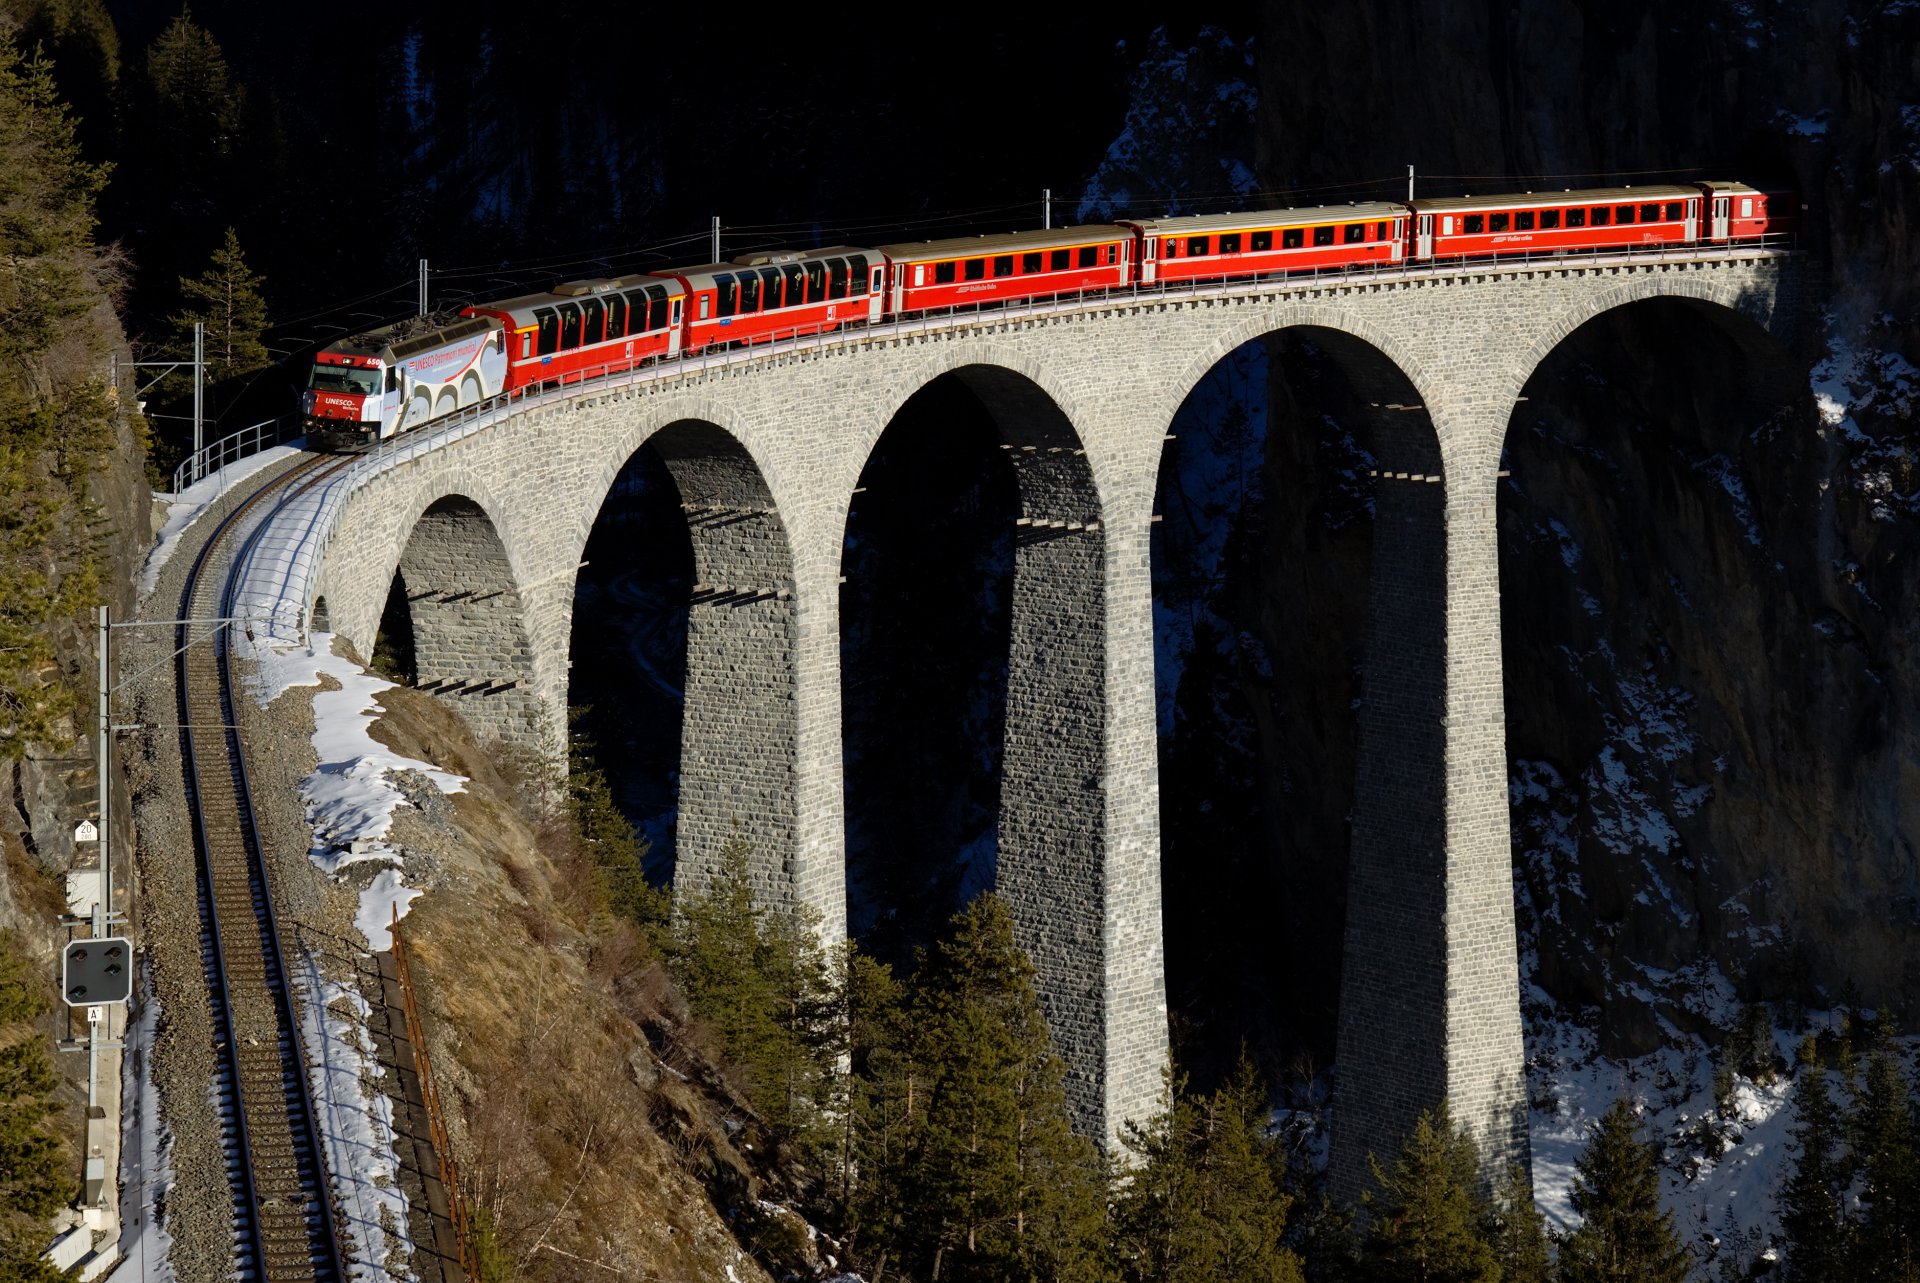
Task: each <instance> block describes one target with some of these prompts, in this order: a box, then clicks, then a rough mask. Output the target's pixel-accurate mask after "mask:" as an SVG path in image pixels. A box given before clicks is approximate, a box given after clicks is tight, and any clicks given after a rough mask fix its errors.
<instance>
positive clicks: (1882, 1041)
mask: <svg viewBox="0 0 1920 1283" xmlns="http://www.w3.org/2000/svg"><path fill="white" fill-rule="evenodd" d="M1874 1027H1875V1033H1874V1035H1873V1036H1872V1037H1871V1039H1870V1040H1869V1050H1868V1052H1867V1062H1866V1073H1865V1075H1864V1077H1863V1078H1862V1081H1861V1085H1860V1090H1859V1092H1858V1093H1857V1094H1856V1096H1855V1098H1854V1108H1853V1111H1852V1117H1851V1120H1850V1123H1851V1125H1850V1126H1849V1128H1848V1130H1849V1131H1850V1133H1851V1134H1852V1136H1853V1139H1854V1147H1855V1155H1854V1156H1855V1162H1856V1166H1857V1170H1858V1172H1859V1180H1860V1220H1859V1228H1858V1232H1857V1233H1856V1234H1855V1236H1854V1250H1853V1253H1852V1262H1851V1264H1852V1275H1853V1277H1855V1278H1857V1279H1861V1280H1863V1281H1872V1283H1881V1281H1886V1283H1912V1281H1913V1280H1915V1279H1916V1278H1920V1161H1917V1159H1920V1155H1917V1154H1916V1146H1915V1138H1914V1108H1913V1102H1912V1099H1911V1097H1910V1094H1909V1089H1908V1087H1907V1080H1906V1076H1905V1075H1904V1074H1902V1073H1901V1072H1900V1063H1899V1061H1898V1060H1896V1059H1895V1058H1894V1051H1893V1046H1892V1040H1891V1037H1890V1031H1891V1030H1892V1027H1893V1024H1892V1019H1891V1017H1890V1016H1889V1015H1888V1014H1887V1013H1886V1012H1884V1011H1883V1012H1881V1014H1880V1017H1879V1019H1877V1020H1876V1021H1875V1022H1874Z"/></svg>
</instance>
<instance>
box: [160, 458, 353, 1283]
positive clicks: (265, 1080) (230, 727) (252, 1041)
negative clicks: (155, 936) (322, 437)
mask: <svg viewBox="0 0 1920 1283" xmlns="http://www.w3.org/2000/svg"><path fill="white" fill-rule="evenodd" d="M347 462H350V460H340V459H330V458H325V457H322V458H317V459H314V460H311V461H309V462H306V463H303V464H301V465H299V466H298V467H296V468H295V469H293V470H292V471H291V472H288V473H285V474H283V475H282V476H280V477H279V478H278V479H277V480H275V481H272V482H270V483H268V484H267V485H265V486H262V487H261V488H260V489H259V490H258V491H256V492H255V493H254V494H253V495H252V496H251V497H249V498H248V499H246V500H245V501H244V502H242V503H241V504H240V505H239V506H238V507H236V508H235V509H234V510H233V512H231V513H229V514H228V515H227V516H226V517H225V518H224V519H223V520H222V521H221V522H220V524H219V526H218V527H217V528H216V529H215V530H214V532H213V534H212V535H211V536H210V537H209V538H208V540H207V542H206V544H205V545H204V546H203V547H202V548H201V550H200V553H199V555H198V556H197V557H196V558H195V560H194V563H193V567H192V570H191V571H190V573H189V574H188V576H187V583H186V588H185V589H184V591H183V592H182V594H181V600H180V615H179V617H180V618H181V619H183V620H191V619H209V618H216V617H225V616H227V615H229V613H230V610H231V582H230V581H231V577H232V576H231V573H230V572H231V569H232V567H233V566H234V565H235V564H236V563H237V562H238V561H239V559H240V557H241V556H242V555H243V553H244V551H245V544H246V542H247V541H246V539H245V538H244V537H243V531H244V530H245V529H246V521H247V518H248V517H249V516H250V515H254V514H257V513H258V512H259V511H260V509H261V506H262V505H263V504H266V503H269V502H270V501H271V496H273V495H274V494H276V493H279V492H281V491H283V490H286V489H287V488H289V487H292V488H294V489H296V490H297V489H300V488H304V487H305V486H308V485H312V484H315V483H316V482H318V481H319V480H321V479H322V478H324V477H326V476H327V475H328V474H330V473H331V472H332V471H333V470H334V469H336V468H340V467H344V466H345V465H346V463H347ZM192 630H193V625H191V624H182V625H180V627H179V631H178V634H177V635H176V638H175V644H176V646H178V647H179V648H180V650H179V652H178V654H177V655H176V657H175V664H176V678H177V683H176V684H177V689H178V693H179V713H180V751H181V760H182V762H183V764H184V768H185V775H186V788H187V802H188V806H189V809H190V810H191V812H192V814H193V837H194V847H195V854H196V856H197V858H198V862H199V868H200V879H199V880H200V915H201V946H202V949H201V952H202V957H203V960H204V963H205V967H206V973H207V987H208V992H209V995H210V997H211V1005H212V1007H213V1014H214V1038H215V1041H216V1044H217V1047H216V1054H217V1063H218V1065H219V1073H220V1076H221V1081H220V1082H219V1083H217V1084H216V1095H217V1097H218V1099H219V1102H220V1110H221V1115H222V1118H221V1123H222V1127H223V1128H224V1130H225V1136H224V1138H223V1143H224V1148H225V1152H226V1160H227V1171H228V1175H229V1178H230V1179H231V1181H232V1184H233V1222H234V1266H235V1273H236V1276H237V1277H239V1278H242V1279H252V1280H259V1281H262V1283H293V1281H294V1280H300V1281H301V1283H346V1278H347V1275H346V1268H345V1267H346V1257H345V1252H344V1251H343V1248H342V1245H341V1239H340V1236H339V1233H338V1230H337V1227H336V1225H335V1223H334V1208H333V1196H332V1187H331V1185H330V1183H329V1181H328V1179H327V1170H326V1161H325V1157H324V1150H323V1148H322V1144H321V1137H320V1128H319V1125H318V1124H319V1120H318V1116H317V1115H316V1113H315V1111H314V1107H313V1101H312V1099H311V1097H310V1095H309V1087H308V1082H307V1074H306V1062H305V1059H304V1057H303V1056H302V1055H301V1049H300V1027H299V1021H298V1018H297V1016H296V1013H295V1010H294V1005H293V990H292V986H291V984H290V972H289V970H288V968H287V966H286V964H285V961H284V958H283V950H282V946H281V939H280V928H279V923H278V920H277V918H276V917H275V914H274V902H273V894H272V884H271V879H270V878H269V877H268V873H267V865H266V861H265V852H264V851H263V849H262V846H261V842H260V834H259V829H258V826H257V825H256V823H255V819H254V810H253V802H252V798H251V796H250V795H249V793H248V788H247V771H246V763H245V760H244V758H243V757H242V754H241V745H240V734H239V729H238V719H237V717H236V714H237V712H238V707H237V706H238V698H237V695H236V692H235V689H234V675H233V672H232V665H231V663H230V662H229V658H230V657H229V654H228V646H227V637H228V629H227V628H225V627H221V628H219V629H217V630H216V631H215V633H214V636H213V639H212V640H211V642H208V641H206V640H204V639H202V640H200V641H199V642H197V643H195V644H191V645H190V644H189V642H190V641H192V640H193V636H192Z"/></svg>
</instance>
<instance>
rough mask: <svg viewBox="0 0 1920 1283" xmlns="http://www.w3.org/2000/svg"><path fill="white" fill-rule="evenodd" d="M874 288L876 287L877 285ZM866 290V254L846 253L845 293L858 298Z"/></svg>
mask: <svg viewBox="0 0 1920 1283" xmlns="http://www.w3.org/2000/svg"><path fill="white" fill-rule="evenodd" d="M874 288H876V289H878V288H879V287H878V286H875V287H874ZM866 292H867V256H866V255H865V254H849V255H847V293H849V294H851V295H853V296H854V297H855V298H859V297H860V296H861V295H862V294H865V293H866Z"/></svg>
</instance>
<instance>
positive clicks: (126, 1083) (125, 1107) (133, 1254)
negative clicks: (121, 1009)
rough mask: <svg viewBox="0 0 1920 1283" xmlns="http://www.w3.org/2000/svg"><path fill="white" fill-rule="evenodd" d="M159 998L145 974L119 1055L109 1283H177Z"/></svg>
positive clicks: (171, 1153) (171, 1146) (171, 1176)
mask: <svg viewBox="0 0 1920 1283" xmlns="http://www.w3.org/2000/svg"><path fill="white" fill-rule="evenodd" d="M159 1030H160V999H159V996H158V995H156V994H155V993H154V992H153V981H152V977H151V976H149V975H147V974H145V972H144V971H143V973H142V975H141V980H140V1008H139V1012H138V1014H137V1015H136V1016H135V1017H134V1019H133V1020H131V1021H129V1022H128V1024H127V1029H126V1033H125V1035H124V1039H123V1040H124V1042H125V1043H126V1045H125V1047H124V1048H122V1049H121V1053H120V1073H121V1086H120V1099H121V1102H122V1108H121V1118H120V1244H119V1248H120V1263H119V1264H118V1265H115V1266H114V1267H113V1272H112V1273H110V1274H108V1275H107V1283H174V1280H175V1279H176V1278H177V1277H178V1276H177V1275H175V1274H174V1271H173V1262H172V1261H171V1260H170V1259H169V1254H170V1253H171V1252H172V1250H173V1235H172V1234H170V1233H169V1232H168V1231H167V1227H166V1224H165V1218H164V1217H163V1216H162V1214H161V1209H162V1208H164V1207H166V1206H167V1199H168V1197H169V1196H170V1195H171V1194H172V1193H173V1183H174V1174H173V1133H172V1132H170V1131H168V1130H167V1126H166V1124H165V1123H164V1122H163V1121H162V1120H161V1117H160V1089H159V1087H158V1086H157V1085H156V1084H155V1083H154V1081H153V1040H154V1036H155V1035H156V1034H157V1033H158V1032H159Z"/></svg>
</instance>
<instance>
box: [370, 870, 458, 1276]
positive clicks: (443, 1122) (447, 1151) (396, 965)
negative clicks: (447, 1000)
mask: <svg viewBox="0 0 1920 1283" xmlns="http://www.w3.org/2000/svg"><path fill="white" fill-rule="evenodd" d="M388 930H389V932H390V933H391V938H392V940H393V945H392V953H393V970H394V974H395V976H396V977H397V978H398V979H399V981H400V1006H401V1010H402V1012H403V1014H404V1016H405V1019H406V1027H407V1042H408V1043H409V1044H411V1046H412V1049H413V1068H414V1075H415V1077H417V1078H418V1079H419V1081H420V1100H421V1103H422V1104H423V1105H424V1106H425V1107H426V1111H427V1129H428V1132H429V1133H430V1134H431V1135H432V1137H433V1153H434V1157H435V1158H436V1159H437V1160H438V1161H439V1164H440V1171H439V1177H440V1188H441V1189H442V1190H443V1191H444V1192H445V1193H446V1196H447V1219H448V1220H449V1221H450V1222H452V1225H453V1235H454V1239H455V1241H456V1242H457V1243H459V1245H460V1247H459V1251H460V1261H459V1264H460V1272H461V1274H463V1275H464V1276H465V1277H466V1280H467V1283H478V1280H479V1278H480V1263H479V1261H478V1260H477V1259H476V1258H475V1256H474V1247H473V1226H472V1225H471V1223H470V1222H469V1220H468V1217H467V1204H466V1198H465V1197H464V1195H463V1194H462V1192H461V1189H460V1169H459V1166H458V1164H456V1163H455V1162H454V1161H453V1140H452V1139H451V1137H449V1135H448V1134H447V1115H446V1111H445V1109H444V1108H442V1106H441V1104H440V1092H439V1090H438V1089H437V1088H436V1087H435V1086H434V1082H433V1064H432V1061H431V1058H430V1057H429V1056H428V1055H427V1029H426V1026H425V1025H424V1024H422V1023H421V1021H420V1000H419V997H418V996H417V995H416V993H415V991H414V987H413V963H412V955H411V954H410V953H409V952H408V949H407V938H406V935H405V933H403V932H402V931H401V930H400V910H399V908H398V907H397V906H396V907H395V908H394V910H393V921H392V923H391V924H390V926H389V927H388ZM429 1201H431V1200H429Z"/></svg>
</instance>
